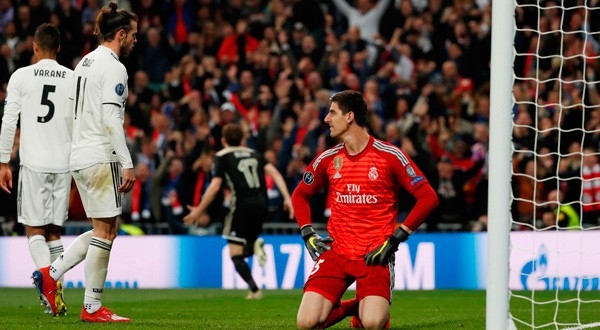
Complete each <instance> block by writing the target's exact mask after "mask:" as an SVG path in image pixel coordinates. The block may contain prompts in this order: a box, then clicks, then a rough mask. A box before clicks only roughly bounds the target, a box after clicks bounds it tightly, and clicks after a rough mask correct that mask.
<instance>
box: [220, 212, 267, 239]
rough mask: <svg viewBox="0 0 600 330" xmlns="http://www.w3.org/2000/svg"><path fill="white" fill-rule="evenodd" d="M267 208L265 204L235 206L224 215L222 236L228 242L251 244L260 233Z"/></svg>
mask: <svg viewBox="0 0 600 330" xmlns="http://www.w3.org/2000/svg"><path fill="white" fill-rule="evenodd" d="M267 210H268V209H267V206H266V205H265V206H251V207H238V208H235V209H234V210H232V211H231V212H229V214H227V216H226V217H225V225H224V227H223V237H224V238H225V239H227V241H228V242H229V243H238V244H241V245H247V246H252V244H254V241H256V239H257V238H258V236H259V235H260V234H261V233H262V226H263V223H264V222H265V220H266V219H267V216H268V211H267Z"/></svg>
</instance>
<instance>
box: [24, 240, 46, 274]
mask: <svg viewBox="0 0 600 330" xmlns="http://www.w3.org/2000/svg"><path fill="white" fill-rule="evenodd" d="M28 241H29V253H31V257H32V258H33V263H34V264H35V267H37V269H40V268H42V267H46V266H48V265H49V264H50V251H49V250H48V245H46V239H45V238H44V236H42V235H33V236H31V237H29V240H28Z"/></svg>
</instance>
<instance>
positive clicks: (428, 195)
mask: <svg viewBox="0 0 600 330" xmlns="http://www.w3.org/2000/svg"><path fill="white" fill-rule="evenodd" d="M413 196H415V198H416V199H417V202H416V204H415V206H414V207H413V209H412V210H411V211H410V213H409V214H408V216H407V217H406V220H404V222H403V223H402V224H400V226H399V227H398V228H397V229H396V230H395V231H394V233H393V234H392V236H390V237H389V238H388V239H387V240H386V241H385V242H383V244H381V245H380V246H378V247H377V248H376V249H375V250H373V251H371V252H369V253H368V254H367V255H366V256H365V258H364V259H365V262H366V263H367V266H370V265H375V266H376V265H381V266H385V265H387V264H388V263H389V261H390V258H391V257H392V255H393V254H394V253H395V252H396V251H398V246H399V245H400V243H402V242H405V241H406V240H407V239H408V237H409V236H410V234H412V233H413V231H415V230H417V229H418V228H419V226H421V224H422V223H423V222H424V221H425V220H426V219H427V216H428V215H429V213H431V211H432V210H434V209H435V208H436V207H437V206H438V204H439V201H438V197H437V194H436V193H435V191H434V190H433V189H432V188H431V186H430V185H429V183H425V184H422V185H421V186H420V187H419V188H417V190H415V192H414V193H413Z"/></svg>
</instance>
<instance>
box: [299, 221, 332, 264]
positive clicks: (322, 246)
mask: <svg viewBox="0 0 600 330" xmlns="http://www.w3.org/2000/svg"><path fill="white" fill-rule="evenodd" d="M301 234H302V239H303V240H304V245H306V249H307V250H308V253H310V257H311V258H312V260H313V261H315V260H317V258H318V257H319V255H321V254H322V253H323V252H325V251H328V250H330V249H331V243H332V242H333V238H331V237H321V236H319V235H318V234H317V233H316V232H315V230H314V228H313V227H312V226H311V225H308V226H304V227H302V230H301Z"/></svg>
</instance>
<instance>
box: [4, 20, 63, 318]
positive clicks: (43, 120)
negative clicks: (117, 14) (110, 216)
mask: <svg viewBox="0 0 600 330" xmlns="http://www.w3.org/2000/svg"><path fill="white" fill-rule="evenodd" d="M33 40H34V41H33V54H34V58H35V61H36V63H35V64H32V65H29V66H26V67H23V68H20V69H18V70H17V71H15V72H14V73H13V74H12V76H11V77H10V80H9V82H8V88H7V96H6V106H5V109H4V116H3V118H2V129H1V130H0V187H1V188H2V189H3V190H4V191H6V192H8V193H10V189H11V188H12V172H11V170H10V168H9V166H8V162H9V161H10V154H11V151H12V147H13V143H14V139H15V132H16V127H17V121H18V120H19V116H20V127H21V134H20V141H21V143H20V146H19V155H20V159H21V169H20V171H19V173H20V174H19V178H18V189H17V217H18V221H19V222H20V223H22V224H23V225H24V226H25V233H26V235H27V238H28V242H29V252H30V253H31V256H32V258H33V262H34V264H35V266H36V267H37V268H38V269H40V268H42V267H47V266H49V265H50V263H51V262H52V261H54V260H55V259H56V258H58V256H60V254H61V253H62V252H63V245H62V240H61V238H60V234H61V230H62V226H63V223H64V222H65V220H66V219H67V211H68V206H69V193H70V189H71V174H70V172H69V156H70V150H71V148H70V146H71V137H70V136H69V134H68V132H67V125H66V123H65V118H64V117H65V113H66V111H67V96H68V95H69V93H70V91H71V86H72V84H73V70H71V69H68V68H66V67H64V66H62V65H60V64H58V63H57V62H56V54H57V53H58V51H59V49H60V33H59V31H58V29H57V28H56V27H55V26H53V25H51V24H46V23H44V24H41V25H40V26H38V27H37V29H36V31H35V34H34V39H33ZM61 292H62V288H61V289H60V290H59V292H58V294H57V296H58V298H59V302H58V304H57V308H58V310H56V311H54V313H60V314H64V313H65V312H66V310H67V308H66V305H65V304H64V301H63V300H62V293H61ZM40 299H42V301H43V295H41V292H40Z"/></svg>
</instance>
